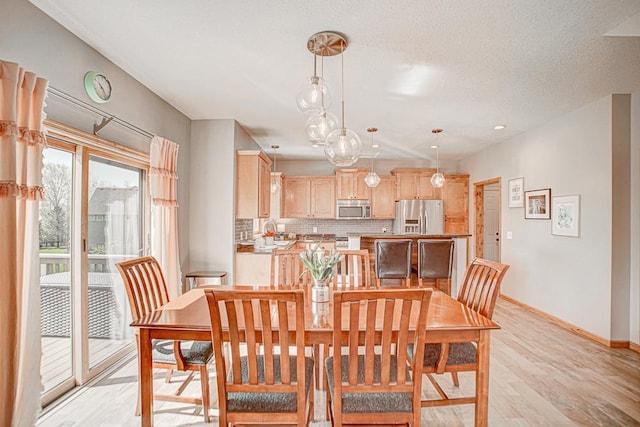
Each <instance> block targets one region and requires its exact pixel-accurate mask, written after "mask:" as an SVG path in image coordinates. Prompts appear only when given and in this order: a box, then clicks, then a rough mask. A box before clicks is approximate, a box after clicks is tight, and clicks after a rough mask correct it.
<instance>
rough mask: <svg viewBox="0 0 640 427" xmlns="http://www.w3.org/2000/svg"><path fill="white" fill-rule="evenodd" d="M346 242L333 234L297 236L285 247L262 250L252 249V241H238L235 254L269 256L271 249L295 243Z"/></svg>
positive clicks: (275, 246)
mask: <svg viewBox="0 0 640 427" xmlns="http://www.w3.org/2000/svg"><path fill="white" fill-rule="evenodd" d="M338 239H341V240H346V239H347V238H346V237H337V236H336V235H335V234H298V235H297V236H296V240H286V241H287V242H288V243H287V244H286V245H284V244H282V245H271V246H265V247H262V248H256V247H254V243H253V241H247V240H243V241H238V242H236V253H250V254H271V251H272V250H273V249H276V248H279V249H290V248H292V247H293V246H295V244H296V243H321V242H335V241H336V240H338ZM276 242H278V240H276Z"/></svg>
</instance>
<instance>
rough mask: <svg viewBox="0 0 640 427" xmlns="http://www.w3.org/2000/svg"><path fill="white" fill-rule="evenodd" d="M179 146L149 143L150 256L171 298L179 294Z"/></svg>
mask: <svg viewBox="0 0 640 427" xmlns="http://www.w3.org/2000/svg"><path fill="white" fill-rule="evenodd" d="M178 148H179V146H178V144H176V143H174V142H171V141H169V140H166V139H164V138H161V137H159V136H154V137H153V140H152V141H151V155H150V162H151V170H150V171H149V175H150V183H151V199H152V205H153V206H152V210H151V254H152V255H153V256H154V257H156V259H157V260H158V262H159V263H160V266H161V267H162V271H163V273H164V275H165V278H166V280H167V287H168V288H169V293H170V295H171V297H172V298H175V297H177V296H178V295H179V294H180V293H181V291H182V286H181V280H182V272H181V271H180V257H179V254H178V194H177V192H178V185H177V180H178V174H177V172H178Z"/></svg>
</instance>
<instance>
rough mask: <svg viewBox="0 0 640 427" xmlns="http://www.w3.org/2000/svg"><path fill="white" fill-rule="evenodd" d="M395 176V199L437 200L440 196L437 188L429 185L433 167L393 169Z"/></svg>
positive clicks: (433, 171)
mask: <svg viewBox="0 0 640 427" xmlns="http://www.w3.org/2000/svg"><path fill="white" fill-rule="evenodd" d="M391 173H392V174H393V175H394V176H395V177H396V200H412V199H418V200H437V199H440V198H441V192H440V190H439V189H436V188H433V186H432V185H431V176H432V175H433V174H434V173H435V169H394V170H392V171H391Z"/></svg>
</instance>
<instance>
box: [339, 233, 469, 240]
mask: <svg viewBox="0 0 640 427" xmlns="http://www.w3.org/2000/svg"><path fill="white" fill-rule="evenodd" d="M347 236H349V237H360V238H362V237H369V238H374V239H453V238H458V237H470V236H471V234H393V233H379V234H369V233H347Z"/></svg>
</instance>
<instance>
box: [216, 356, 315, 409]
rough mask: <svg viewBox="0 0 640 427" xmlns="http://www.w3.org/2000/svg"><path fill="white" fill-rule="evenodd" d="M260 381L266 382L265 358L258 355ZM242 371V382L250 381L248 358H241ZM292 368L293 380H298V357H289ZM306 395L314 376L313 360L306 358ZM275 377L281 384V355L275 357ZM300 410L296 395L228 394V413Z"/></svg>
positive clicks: (230, 379) (230, 374)
mask: <svg viewBox="0 0 640 427" xmlns="http://www.w3.org/2000/svg"><path fill="white" fill-rule="evenodd" d="M257 362H258V363H257V365H258V381H259V382H264V356H263V355H258V359H257ZM240 365H241V369H242V381H243V382H248V381H249V369H248V366H247V357H246V356H243V357H241V358H240ZM289 365H290V366H291V378H292V379H293V380H297V378H298V367H297V365H296V356H289ZM304 373H305V381H306V382H305V395H308V394H309V388H310V386H311V380H312V376H313V359H312V358H310V357H305V358H304ZM273 374H274V375H273V376H274V380H275V382H276V383H278V382H280V355H274V356H273ZM232 380H233V370H230V371H229V374H228V375H227V381H232ZM297 410H298V396H297V394H296V393H279V392H278V393H269V392H267V393H251V392H241V393H240V392H229V393H227V411H228V412H296V411H297Z"/></svg>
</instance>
